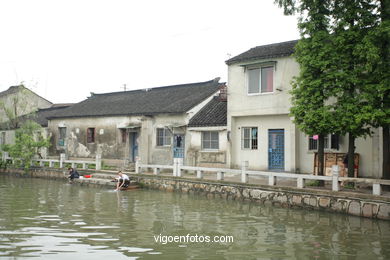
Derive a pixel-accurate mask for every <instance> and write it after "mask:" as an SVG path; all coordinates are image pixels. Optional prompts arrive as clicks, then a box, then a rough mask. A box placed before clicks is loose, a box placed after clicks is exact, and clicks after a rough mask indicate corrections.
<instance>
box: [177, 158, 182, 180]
mask: <svg viewBox="0 0 390 260" xmlns="http://www.w3.org/2000/svg"><path fill="white" fill-rule="evenodd" d="M176 160H177V169H176V174H177V177H181V166H182V164H183V163H182V160H181V158H176Z"/></svg>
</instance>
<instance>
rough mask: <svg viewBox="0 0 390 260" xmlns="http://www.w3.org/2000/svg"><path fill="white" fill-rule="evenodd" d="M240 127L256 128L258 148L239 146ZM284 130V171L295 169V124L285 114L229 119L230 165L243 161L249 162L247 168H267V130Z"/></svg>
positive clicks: (236, 165)
mask: <svg viewBox="0 0 390 260" xmlns="http://www.w3.org/2000/svg"><path fill="white" fill-rule="evenodd" d="M242 127H257V128H258V149H256V150H247V149H242V147H241V129H242ZM269 129H283V130H284V144H285V146H284V166H285V169H284V170H285V171H295V169H296V153H295V141H296V138H295V125H294V124H293V123H292V122H291V120H290V118H289V117H288V116H287V115H273V116H246V117H233V118H232V119H231V142H230V145H231V162H230V163H231V166H232V167H234V168H239V167H241V164H242V162H243V161H248V162H249V168H250V169H254V170H268V130H269Z"/></svg>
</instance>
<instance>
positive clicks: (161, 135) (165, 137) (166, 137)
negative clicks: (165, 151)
mask: <svg viewBox="0 0 390 260" xmlns="http://www.w3.org/2000/svg"><path fill="white" fill-rule="evenodd" d="M171 142H172V134H171V132H170V131H169V130H168V129H167V128H157V141H156V143H157V146H168V145H171Z"/></svg>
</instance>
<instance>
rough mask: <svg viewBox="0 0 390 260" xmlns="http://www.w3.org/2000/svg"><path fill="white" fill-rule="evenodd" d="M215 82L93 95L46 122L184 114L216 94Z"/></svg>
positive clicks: (216, 83)
mask: <svg viewBox="0 0 390 260" xmlns="http://www.w3.org/2000/svg"><path fill="white" fill-rule="evenodd" d="M218 80H219V78H217V79H215V80H210V81H206V82H199V83H190V84H182V85H174V86H165V87H157V88H150V89H141V90H133V91H122V92H114V93H106V94H93V95H92V96H91V97H89V98H88V99H86V100H84V101H82V102H80V103H77V104H75V105H73V106H71V107H69V108H68V109H64V110H63V111H62V112H60V113H56V114H55V115H53V116H51V117H49V118H68V117H94V116H121V115H154V114H165V113H184V112H186V111H188V110H190V109H191V108H193V107H194V106H195V105H197V104H198V103H200V102H201V101H203V100H205V99H206V98H207V97H209V96H211V95H212V94H213V93H215V92H217V91H218V88H219V86H220V85H222V83H219V82H218Z"/></svg>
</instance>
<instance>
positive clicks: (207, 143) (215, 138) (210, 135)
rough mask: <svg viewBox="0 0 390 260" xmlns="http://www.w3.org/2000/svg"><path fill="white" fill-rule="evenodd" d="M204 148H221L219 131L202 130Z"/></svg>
mask: <svg viewBox="0 0 390 260" xmlns="http://www.w3.org/2000/svg"><path fill="white" fill-rule="evenodd" d="M202 149H212V150H218V149H219V133H218V132H217V131H205V132H202Z"/></svg>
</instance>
